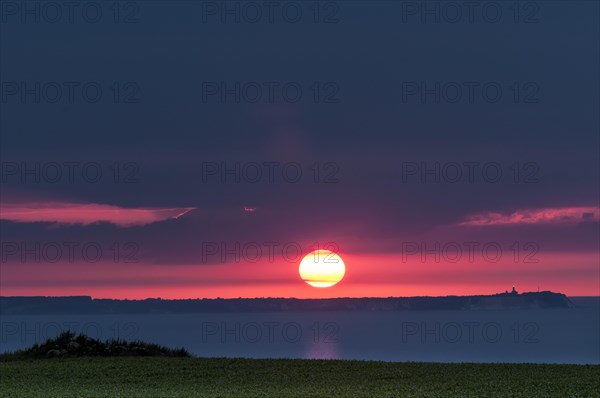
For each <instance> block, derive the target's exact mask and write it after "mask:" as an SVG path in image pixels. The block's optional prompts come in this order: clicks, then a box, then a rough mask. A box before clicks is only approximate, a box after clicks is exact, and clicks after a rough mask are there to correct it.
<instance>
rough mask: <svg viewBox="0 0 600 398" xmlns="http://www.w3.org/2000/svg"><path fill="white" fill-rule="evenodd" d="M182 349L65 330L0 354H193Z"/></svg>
mask: <svg viewBox="0 0 600 398" xmlns="http://www.w3.org/2000/svg"><path fill="white" fill-rule="evenodd" d="M190 356H191V355H190V354H189V352H188V351H187V350H185V349H183V348H179V349H172V348H167V347H164V346H161V345H158V344H149V343H144V342H142V341H126V340H120V339H111V340H106V341H100V340H97V339H94V338H91V337H88V336H86V335H84V334H79V335H76V334H75V333H73V332H71V331H67V332H63V333H61V334H60V335H58V336H57V337H55V338H53V339H48V340H46V342H44V343H42V344H35V345H34V346H32V347H30V348H28V349H25V350H19V351H16V352H13V353H8V354H2V355H0V360H2V361H10V360H21V359H39V358H70V357H190Z"/></svg>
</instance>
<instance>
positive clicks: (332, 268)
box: [298, 250, 346, 287]
mask: <svg viewBox="0 0 600 398" xmlns="http://www.w3.org/2000/svg"><path fill="white" fill-rule="evenodd" d="M298 271H299V272H300V277H301V278H302V279H303V280H304V282H306V283H308V284H309V285H311V286H313V287H331V286H333V285H335V284H336V283H338V282H339V281H341V280H342V278H343V277H344V274H345V273H346V265H345V264H344V262H343V261H342V259H341V258H340V256H338V255H337V254H336V253H334V252H332V251H329V250H315V251H313V252H311V253H308V254H307V255H306V256H304V258H303V259H302V261H301V262H300V267H299V268H298Z"/></svg>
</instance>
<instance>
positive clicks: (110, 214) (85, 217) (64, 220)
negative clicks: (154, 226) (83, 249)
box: [0, 202, 195, 227]
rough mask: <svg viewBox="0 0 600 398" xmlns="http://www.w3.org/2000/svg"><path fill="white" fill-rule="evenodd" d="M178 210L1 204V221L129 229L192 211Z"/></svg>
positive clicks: (184, 208)
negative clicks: (108, 224) (103, 223)
mask: <svg viewBox="0 0 600 398" xmlns="http://www.w3.org/2000/svg"><path fill="white" fill-rule="evenodd" d="M194 209H195V208H193V207H178V208H135V209H133V208H123V207H119V206H111V205H102V204H96V203H83V204H82V203H68V202H32V203H2V204H0V219H2V220H8V221H13V222H22V223H31V222H49V223H57V224H67V225H69V224H79V225H90V224H94V223H98V222H107V223H111V224H114V225H116V226H119V227H132V226H140V225H146V224H151V223H155V222H158V221H164V220H169V219H177V218H179V217H181V216H183V215H184V214H186V213H188V212H190V211H191V210H194Z"/></svg>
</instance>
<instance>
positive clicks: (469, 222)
mask: <svg viewBox="0 0 600 398" xmlns="http://www.w3.org/2000/svg"><path fill="white" fill-rule="evenodd" d="M599 215H600V208H599V207H592V206H590V207H563V208H542V209H524V210H517V211H514V212H512V213H499V212H493V211H489V212H485V213H481V214H476V215H473V216H470V217H467V219H466V220H465V221H463V222H461V223H459V224H458V225H461V226H493V225H522V224H574V223H580V222H584V221H588V222H589V221H598V220H599Z"/></svg>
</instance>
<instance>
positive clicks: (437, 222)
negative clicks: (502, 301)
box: [0, 0, 600, 299]
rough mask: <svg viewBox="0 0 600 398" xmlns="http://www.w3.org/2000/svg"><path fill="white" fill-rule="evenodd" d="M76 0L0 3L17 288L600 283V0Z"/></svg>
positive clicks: (204, 293) (6, 208)
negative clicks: (77, 2) (77, 0)
mask: <svg viewBox="0 0 600 398" xmlns="http://www.w3.org/2000/svg"><path fill="white" fill-rule="evenodd" d="M69 4H71V3H69V2H53V3H52V5H51V6H48V5H45V4H44V2H31V3H29V5H28V7H30V8H23V7H25V6H24V5H23V4H22V3H20V2H10V1H9V2H2V4H1V9H0V22H1V24H0V81H1V86H0V158H1V159H0V160H1V164H0V178H1V180H0V184H1V186H0V188H1V189H0V241H1V246H0V257H1V259H0V294H1V295H4V296H23V295H53V296H65V295H90V296H93V297H102V298H130V299H140V298H147V297H162V298H214V297H299V298H312V297H315V298H318V297H364V296H371V297H388V296H441V295H467V294H492V293H497V292H503V291H505V290H507V289H508V290H510V289H511V288H512V286H513V285H515V287H516V289H517V290H518V291H537V290H551V291H555V292H561V293H565V294H567V295H570V296H592V295H600V268H599V267H600V257H599V241H600V239H599V238H600V236H599V235H600V223H599V217H600V203H599V194H600V192H599V181H600V178H599V177H600V176H599V169H600V167H599V158H600V152H599V151H600V142H599V136H600V135H599V131H600V124H599V123H600V119H599V114H598V109H600V106H599V105H600V97H599V94H600V80H599V73H598V71H599V70H600V60H599V59H600V58H599V49H600V43H599V37H600V35H599V33H600V30H599V22H598V21H599V18H598V15H599V13H600V6H599V4H598V3H597V2H590V1H551V2H550V1H539V2H524V3H523V2H521V3H518V2H517V3H513V2H504V1H499V2H494V1H489V2H483V3H480V4H479V5H477V6H469V5H468V4H471V3H468V2H451V4H450V3H448V2H436V1H432V2H427V3H424V2H421V1H398V2H389V1H369V2H365V1H352V2H346V1H344V2H342V1H338V2H335V1H332V2H327V1H322V2H310V1H288V2H282V3H275V5H273V3H270V2H261V1H258V2H250V3H248V2H239V1H228V2H213V1H169V2H166V1H158V0H157V1H138V2H135V1H133V2H127V3H125V2H122V3H119V4H118V6H115V5H114V4H116V3H114V4H113V3H110V4H108V3H100V2H97V3H94V2H90V3H88V5H87V6H83V5H82V6H77V7H75V8H71V7H73V6H72V5H71V6H69ZM111 4H112V5H111ZM449 4H450V5H449ZM317 249H326V250H330V251H334V252H336V253H338V254H339V256H340V257H341V258H342V259H343V261H344V263H345V266H346V271H345V276H344V278H343V280H342V281H341V282H339V283H338V284H336V285H335V286H333V287H329V288H315V287H312V286H310V285H308V284H307V283H305V282H304V281H303V280H302V278H301V277H300V275H299V273H298V266H299V263H300V261H301V260H302V258H303V257H304V256H305V255H307V254H308V253H310V252H311V251H313V250H317Z"/></svg>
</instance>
